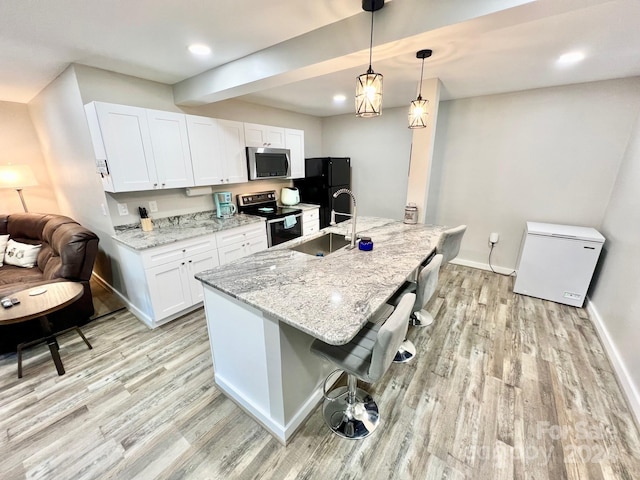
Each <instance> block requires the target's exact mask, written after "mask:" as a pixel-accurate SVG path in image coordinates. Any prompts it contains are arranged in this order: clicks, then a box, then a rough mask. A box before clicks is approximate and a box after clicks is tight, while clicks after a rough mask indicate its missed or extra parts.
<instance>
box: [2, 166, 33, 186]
mask: <svg viewBox="0 0 640 480" xmlns="http://www.w3.org/2000/svg"><path fill="white" fill-rule="evenodd" d="M35 185H38V181H37V180H36V176H35V175H34V174H33V170H32V169H31V167H30V166H29V165H0V188H13V189H18V188H23V187H33V186H35Z"/></svg>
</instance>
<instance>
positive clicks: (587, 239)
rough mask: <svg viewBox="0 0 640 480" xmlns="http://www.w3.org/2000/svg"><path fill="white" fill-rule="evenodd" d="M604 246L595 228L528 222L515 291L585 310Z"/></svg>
mask: <svg viewBox="0 0 640 480" xmlns="http://www.w3.org/2000/svg"><path fill="white" fill-rule="evenodd" d="M603 244H604V237H603V236H602V235H601V234H600V233H599V232H598V231H597V230H596V229H594V228H588V227H575V226H571V225H556V224H553V223H537V222H527V229H526V230H525V232H524V236H523V239H522V245H521V248H520V256H519V258H518V266H517V268H516V271H517V274H516V275H517V276H516V281H515V284H514V286H513V291H514V292H515V293H520V294H523V295H529V296H531V297H537V298H543V299H545V300H551V301H552V302H558V303H564V304H566V305H573V306H574V307H582V305H583V304H584V301H585V298H586V295H587V289H588V288H589V283H591V277H592V276H593V271H594V270H595V268H596V263H597V262H598V257H599V256H600V251H601V250H602V245H603Z"/></svg>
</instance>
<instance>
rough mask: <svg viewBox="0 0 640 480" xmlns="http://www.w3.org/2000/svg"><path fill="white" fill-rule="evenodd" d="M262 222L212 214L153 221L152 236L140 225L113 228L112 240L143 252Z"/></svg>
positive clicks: (247, 217)
mask: <svg viewBox="0 0 640 480" xmlns="http://www.w3.org/2000/svg"><path fill="white" fill-rule="evenodd" d="M264 221H265V219H264V218H263V217H257V216H255V215H244V214H237V215H234V216H233V217H231V218H217V217H216V216H215V212H214V211H207V212H199V213H192V214H188V215H178V216H175V217H166V218H159V219H154V220H153V230H152V231H151V232H143V231H142V228H141V227H140V224H139V223H135V224H131V225H122V226H119V227H115V229H116V234H115V235H113V236H112V238H114V239H115V240H117V241H118V242H120V243H123V244H124V245H126V246H128V247H130V248H133V249H134V250H146V249H147V248H153V247H158V246H160V245H167V244H169V243H174V242H177V241H179V240H186V239H189V238H194V237H200V236H202V235H210V234H212V233H215V232H220V231H222V230H228V229H230V228H236V227H242V226H244V225H250V224H252V223H258V222H264Z"/></svg>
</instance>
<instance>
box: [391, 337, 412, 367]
mask: <svg viewBox="0 0 640 480" xmlns="http://www.w3.org/2000/svg"><path fill="white" fill-rule="evenodd" d="M415 356H416V346H415V345H414V344H413V342H412V341H411V340H408V339H406V338H405V339H404V341H403V342H402V343H401V344H400V348H399V349H398V351H397V352H396V356H395V357H393V363H408V362H410V361H411V360H413V359H414V358H415Z"/></svg>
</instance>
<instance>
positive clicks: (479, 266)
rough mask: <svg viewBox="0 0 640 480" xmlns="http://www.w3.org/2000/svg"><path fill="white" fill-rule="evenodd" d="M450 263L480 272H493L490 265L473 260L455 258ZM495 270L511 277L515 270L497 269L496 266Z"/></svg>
mask: <svg viewBox="0 0 640 480" xmlns="http://www.w3.org/2000/svg"><path fill="white" fill-rule="evenodd" d="M450 263H453V264H455V265H462V266H465V267H471V268H477V269H480V270H487V271H489V272H490V271H491V267H490V266H489V264H488V263H480V262H473V261H471V260H463V259H461V258H454V259H453V260H451V262H450ZM493 269H494V270H495V271H496V273H502V274H503V275H511V274H512V273H513V270H514V269H513V268H506V267H497V266H495V265H493Z"/></svg>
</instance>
